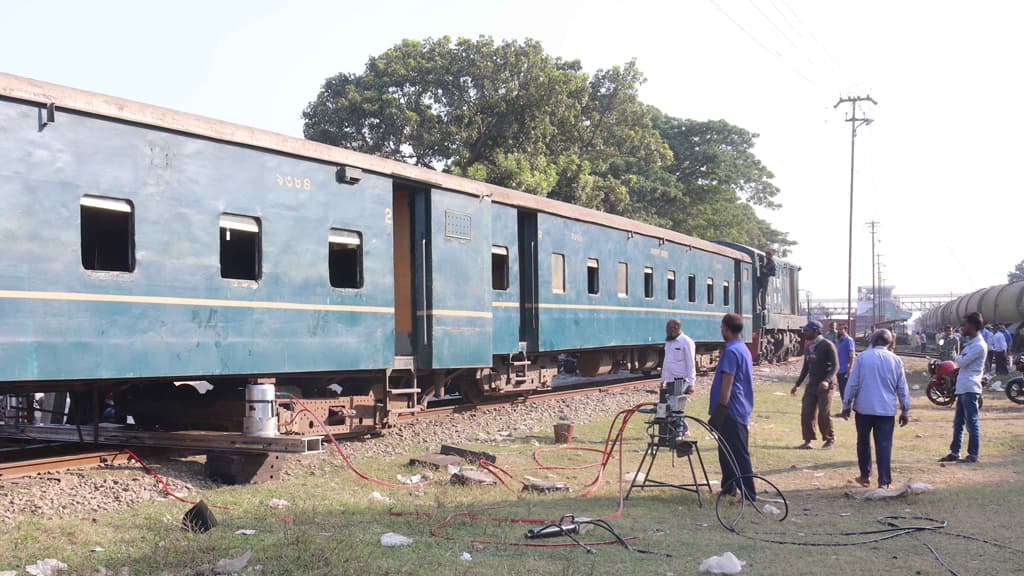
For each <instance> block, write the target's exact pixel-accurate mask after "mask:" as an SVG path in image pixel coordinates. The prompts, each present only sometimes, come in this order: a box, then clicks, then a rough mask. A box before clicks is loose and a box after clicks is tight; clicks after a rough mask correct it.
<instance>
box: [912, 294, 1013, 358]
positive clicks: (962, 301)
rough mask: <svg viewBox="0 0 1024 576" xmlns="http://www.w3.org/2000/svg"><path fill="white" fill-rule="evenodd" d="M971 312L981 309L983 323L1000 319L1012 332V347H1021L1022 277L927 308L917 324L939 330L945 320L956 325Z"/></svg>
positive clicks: (934, 330)
mask: <svg viewBox="0 0 1024 576" xmlns="http://www.w3.org/2000/svg"><path fill="white" fill-rule="evenodd" d="M971 312H981V315H982V317H983V318H984V319H985V323H986V324H995V323H1000V322H1001V323H1003V324H1006V329H1007V330H1009V331H1010V333H1011V334H1013V340H1014V344H1013V346H1014V348H1015V349H1018V350H1019V349H1021V347H1020V344H1019V342H1020V341H1021V335H1022V331H1024V281H1021V282H1011V283H1009V284H998V285H996V286H990V287H988V288H982V289H981V290H976V291H974V292H971V293H970V294H965V295H963V296H961V297H959V298H957V299H955V300H950V301H949V302H946V303H945V304H942V305H940V306H936V307H934V308H931V309H930V310H927V311H926V312H925V313H924V314H922V315H921V319H920V320H919V321H918V323H919V325H920V326H921V327H922V328H923V329H924V330H926V331H928V332H929V333H931V332H937V331H939V330H942V328H943V327H944V326H946V325H947V324H948V325H950V326H953V327H957V326H959V325H960V322H961V321H962V320H963V317H964V316H966V315H967V314H969V313H971Z"/></svg>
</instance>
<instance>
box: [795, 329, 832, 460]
mask: <svg viewBox="0 0 1024 576" xmlns="http://www.w3.org/2000/svg"><path fill="white" fill-rule="evenodd" d="M803 330H804V340H806V341H807V344H806V345H805V346H804V366H803V368H802V369H801V370H800V377H799V378H797V380H796V384H795V385H793V389H792V390H790V391H789V393H790V394H791V395H792V396H796V391H797V389H799V388H800V385H801V384H803V382H804V379H806V380H807V386H806V387H805V388H804V396H803V399H802V401H801V402H802V406H801V409H800V428H801V432H802V433H803V438H804V443H803V444H801V445H799V446H797V448H799V449H801V450H809V449H810V448H812V446H811V442H812V441H814V439H815V432H814V421H815V412H817V421H818V428H819V429H820V430H821V439H822V440H824V441H825V443H824V444H822V445H821V447H822V449H824V450H830V449H831V448H832V446H833V445H835V443H836V437H835V433H834V432H833V431H832V413H831V412H830V410H831V408H832V388H833V385H834V383H835V378H836V371H837V370H838V368H839V362H838V360H837V357H836V347H835V346H834V345H833V344H832V343H831V342H829V341H828V340H826V339H825V337H824V336H822V335H821V322H818V321H817V320H811V321H810V322H808V323H807V325H806V326H804V327H803Z"/></svg>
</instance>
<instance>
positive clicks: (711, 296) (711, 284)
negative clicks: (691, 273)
mask: <svg viewBox="0 0 1024 576" xmlns="http://www.w3.org/2000/svg"><path fill="white" fill-rule="evenodd" d="M707 293H708V304H714V303H715V279H714V278H708V285H707Z"/></svg>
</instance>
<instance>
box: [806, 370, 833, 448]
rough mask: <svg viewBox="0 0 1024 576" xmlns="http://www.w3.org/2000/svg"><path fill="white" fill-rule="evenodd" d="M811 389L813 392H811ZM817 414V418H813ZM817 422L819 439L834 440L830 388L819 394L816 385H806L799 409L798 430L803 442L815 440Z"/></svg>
mask: <svg viewBox="0 0 1024 576" xmlns="http://www.w3.org/2000/svg"><path fill="white" fill-rule="evenodd" d="M812 389H813V390H812ZM815 412H817V418H815ZM815 420H817V423H818V429H819V430H820V431H821V439H822V440H825V441H828V440H835V439H836V436H835V433H834V432H833V430H832V388H831V385H830V386H829V389H828V392H821V391H819V390H818V389H817V384H814V383H808V384H807V387H806V388H804V397H803V400H802V405H801V408H800V428H801V431H802V432H803V435H804V442H810V441H811V440H814V439H815V432H814V423H815Z"/></svg>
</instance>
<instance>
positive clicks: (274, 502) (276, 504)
mask: <svg viewBox="0 0 1024 576" xmlns="http://www.w3.org/2000/svg"><path fill="white" fill-rule="evenodd" d="M267 506H270V507H271V508H284V507H286V506H291V504H290V503H289V502H288V501H287V500H282V499H280V498H271V500H270V502H267Z"/></svg>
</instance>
